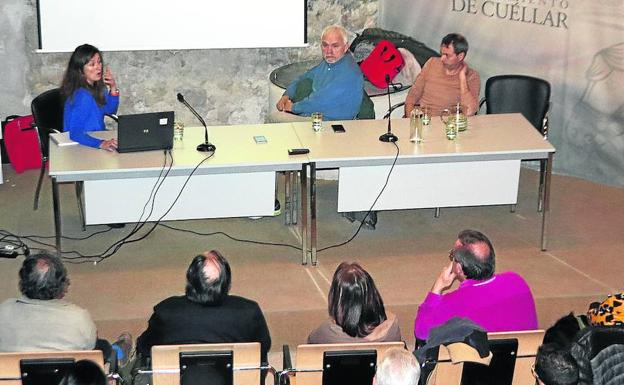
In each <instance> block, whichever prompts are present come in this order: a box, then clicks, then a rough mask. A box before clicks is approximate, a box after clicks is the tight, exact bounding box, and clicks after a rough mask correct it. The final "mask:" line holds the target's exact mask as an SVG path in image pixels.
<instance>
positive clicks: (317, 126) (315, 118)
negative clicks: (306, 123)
mask: <svg viewBox="0 0 624 385" xmlns="http://www.w3.org/2000/svg"><path fill="white" fill-rule="evenodd" d="M310 116H311V117H312V129H313V130H314V132H319V131H321V129H322V128H323V114H322V113H320V112H313V113H312V115H310Z"/></svg>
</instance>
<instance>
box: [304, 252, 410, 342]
mask: <svg viewBox="0 0 624 385" xmlns="http://www.w3.org/2000/svg"><path fill="white" fill-rule="evenodd" d="M328 311H329V316H330V317H331V319H329V320H327V321H325V322H323V323H322V324H321V325H320V326H319V327H318V328H317V329H315V330H314V331H313V332H312V333H310V335H309V336H308V343H311V344H326V343H352V342H387V341H401V331H400V329H399V320H398V318H397V317H396V316H395V315H394V314H393V313H391V312H389V311H388V312H387V311H386V310H385V308H384V304H383V300H382V299H381V295H380V294H379V291H377V287H376V286H375V282H374V281H373V278H372V277H371V276H370V275H369V274H368V272H366V270H364V269H363V268H362V267H361V266H360V265H359V264H357V263H347V262H343V263H341V264H340V265H339V266H338V268H337V269H336V272H335V273H334V278H333V279H332V284H331V287H330V288H329V296H328Z"/></svg>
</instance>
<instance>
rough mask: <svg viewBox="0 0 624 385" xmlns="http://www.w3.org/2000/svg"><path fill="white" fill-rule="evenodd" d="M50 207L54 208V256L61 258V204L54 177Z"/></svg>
mask: <svg viewBox="0 0 624 385" xmlns="http://www.w3.org/2000/svg"><path fill="white" fill-rule="evenodd" d="M52 207H53V208H54V236H55V240H56V254H57V255H58V256H61V235H62V231H63V230H62V228H61V202H60V200H59V189H58V182H57V181H56V177H52Z"/></svg>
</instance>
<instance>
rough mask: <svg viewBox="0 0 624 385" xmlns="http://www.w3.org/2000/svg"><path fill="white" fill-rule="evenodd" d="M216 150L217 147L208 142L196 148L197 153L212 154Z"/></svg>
mask: <svg viewBox="0 0 624 385" xmlns="http://www.w3.org/2000/svg"><path fill="white" fill-rule="evenodd" d="M216 149H217V146H215V145H214V144H212V143H209V142H206V143H202V144H200V145H199V146H197V151H200V152H214V151H215V150H216Z"/></svg>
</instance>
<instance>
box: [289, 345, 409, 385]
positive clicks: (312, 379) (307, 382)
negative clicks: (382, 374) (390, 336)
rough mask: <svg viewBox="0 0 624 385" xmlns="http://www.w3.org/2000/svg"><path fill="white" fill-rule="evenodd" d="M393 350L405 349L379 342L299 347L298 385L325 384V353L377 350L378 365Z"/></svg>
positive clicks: (297, 360)
mask: <svg viewBox="0 0 624 385" xmlns="http://www.w3.org/2000/svg"><path fill="white" fill-rule="evenodd" d="M391 348H401V349H405V343H403V342H379V343H356V344H315V345H312V344H310V345H299V346H297V356H296V358H295V365H294V366H295V368H296V383H297V385H321V383H322V382H323V353H325V352H328V351H344V350H376V351H377V365H379V362H380V361H381V359H382V358H383V356H384V354H385V352H386V350H388V349H391Z"/></svg>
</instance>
